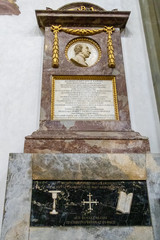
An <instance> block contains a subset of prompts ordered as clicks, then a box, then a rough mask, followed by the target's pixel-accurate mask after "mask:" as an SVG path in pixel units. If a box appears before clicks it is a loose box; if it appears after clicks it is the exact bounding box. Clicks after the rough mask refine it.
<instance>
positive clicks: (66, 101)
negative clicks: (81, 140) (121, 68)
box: [54, 79, 116, 120]
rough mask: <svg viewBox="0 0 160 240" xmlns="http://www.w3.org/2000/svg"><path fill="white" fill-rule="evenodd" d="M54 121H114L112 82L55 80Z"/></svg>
mask: <svg viewBox="0 0 160 240" xmlns="http://www.w3.org/2000/svg"><path fill="white" fill-rule="evenodd" d="M54 84H55V87H54V120H116V116H115V103H114V94H113V83H112V80H77V79H76V80H74V79H73V80H59V79H58V80H55V83H54Z"/></svg>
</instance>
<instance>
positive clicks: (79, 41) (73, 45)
mask: <svg viewBox="0 0 160 240" xmlns="http://www.w3.org/2000/svg"><path fill="white" fill-rule="evenodd" d="M65 55H66V58H67V59H68V61H70V62H71V63H73V64H74V65H76V66H79V67H91V66H93V65H94V64H96V63H97V62H98V61H99V60H100V58H101V49H100V47H99V45H98V44H97V43H96V42H95V41H93V40H91V39H89V38H75V39H73V40H71V41H70V42H69V43H68V44H67V46H66V49H65Z"/></svg>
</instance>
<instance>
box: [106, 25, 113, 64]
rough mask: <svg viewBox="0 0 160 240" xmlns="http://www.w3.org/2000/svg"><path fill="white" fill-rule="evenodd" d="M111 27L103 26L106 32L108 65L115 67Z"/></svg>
mask: <svg viewBox="0 0 160 240" xmlns="http://www.w3.org/2000/svg"><path fill="white" fill-rule="evenodd" d="M114 30H115V29H114V28H113V27H106V26H105V27H104V31H105V32H106V33H108V40H107V50H108V67H110V68H115V57H114V48H113V43H112V37H111V35H112V32H114Z"/></svg>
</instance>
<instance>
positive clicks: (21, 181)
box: [1, 154, 160, 240]
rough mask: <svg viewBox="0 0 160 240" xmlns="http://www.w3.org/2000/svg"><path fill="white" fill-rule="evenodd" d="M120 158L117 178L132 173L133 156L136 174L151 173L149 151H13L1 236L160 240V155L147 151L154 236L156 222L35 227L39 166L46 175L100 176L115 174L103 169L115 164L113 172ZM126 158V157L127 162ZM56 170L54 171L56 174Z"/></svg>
mask: <svg viewBox="0 0 160 240" xmlns="http://www.w3.org/2000/svg"><path fill="white" fill-rule="evenodd" d="M98 159H99V162H97V160H98ZM118 159H119V163H120V165H119V166H120V168H119V169H118V167H117V166H118V165H117V166H116V168H115V169H116V171H117V172H116V174H117V178H120V177H121V178H123V179H124V180H127V179H129V174H128V173H127V174H126V175H125V174H124V173H126V169H127V168H126V166H127V164H128V161H129V162H132V164H133V165H132V164H131V166H135V165H136V166H138V168H133V169H132V171H131V172H132V174H131V175H130V176H131V178H136V177H135V175H134V174H133V172H135V171H137V169H139V171H140V172H141V173H143V174H142V175H141V178H142V179H143V180H144V179H145V178H146V175H145V174H144V168H145V160H146V156H145V155H143V154H11V155H10V160H9V170H8V179H7V191H6V202H5V211H4V219H3V227H2V236H1V240H42V239H43V240H44V239H45V240H54V239H55V240H56V239H57V238H58V239H60V240H66V239H67V240H68V239H70V240H72V239H73V240H82V239H83V240H94V239H98V240H112V239H114V240H142V239H145V240H153V239H154V240H158V239H159V236H160V221H159V220H160V214H159V213H160V204H159V199H160V190H159V189H160V188H158V187H159V184H160V180H158V179H160V178H159V177H160V163H159V160H160V155H156V156H155V157H154V158H153V157H152V155H147V169H148V170H147V171H148V191H149V200H150V208H151V215H152V222H153V229H154V237H153V232H152V227H55V228H33V227H30V208H31V194H32V193H31V192H32V178H33V177H34V178H35V179H37V174H38V172H39V175H40V178H41V177H42V176H43V178H44V176H47V175H48V171H46V169H51V170H52V171H53V173H54V174H53V175H55V179H57V178H59V179H62V180H64V179H66V180H67V179H70V180H74V179H77V178H78V179H79V180H85V179H86V180H88V178H91V176H92V177H93V178H94V179H104V180H105V179H106V180H108V179H110V178H111V175H110V174H109V171H108V172H107V171H103V169H106V168H107V166H108V167H110V170H111V172H112V175H113V169H114V167H115V162H116V163H117V160H118ZM122 159H126V162H125V164H124V166H123V167H122V163H121V161H122ZM127 159H128V160H127ZM74 160H75V161H74ZM113 163H114V166H113ZM95 166H97V167H96V168H95ZM115 169H114V170H115ZM52 171H51V172H52ZM57 171H58V172H57ZM84 171H86V173H85V172H84ZM44 172H46V174H44ZM120 172H122V174H120ZM42 173H43V174H42ZM55 173H56V174H55ZM93 173H94V174H93ZM50 174H51V173H50ZM50 174H49V175H48V176H50ZM105 174H106V175H105ZM53 175H52V174H51V176H50V178H53ZM67 176H68V177H67ZM77 176H78V177H77ZM85 176H86V177H85ZM107 176H108V177H107ZM133 176H134V177H133ZM114 179H115V176H114ZM53 180H54V179H53ZM110 180H111V179H110ZM132 180H133V179H132ZM134 180H136V179H134Z"/></svg>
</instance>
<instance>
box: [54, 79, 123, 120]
mask: <svg viewBox="0 0 160 240" xmlns="http://www.w3.org/2000/svg"><path fill="white" fill-rule="evenodd" d="M55 80H112V86H113V101H114V110H115V118H116V120H118V121H119V112H118V101H117V89H116V78H115V76H95V75H94V76H84V75H83V76H80V75H79V76H77V75H72V76H52V87H51V89H52V92H51V120H52V121H54V100H55ZM60 120H63V119H59V121H60ZM68 120H70V119H68ZM106 120H107V121H116V120H110V119H106ZM56 121H57V120H56ZM76 121H78V120H76ZM80 121H81V120H80ZM85 121H90V120H85Z"/></svg>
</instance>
